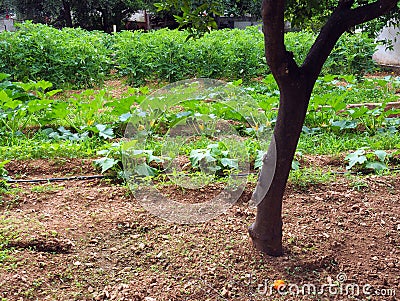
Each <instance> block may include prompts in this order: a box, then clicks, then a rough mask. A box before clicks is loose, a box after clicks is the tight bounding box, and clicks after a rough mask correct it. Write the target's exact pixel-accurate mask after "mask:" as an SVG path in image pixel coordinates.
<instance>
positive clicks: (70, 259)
mask: <svg viewBox="0 0 400 301" xmlns="http://www.w3.org/2000/svg"><path fill="white" fill-rule="evenodd" d="M308 159H310V160H309V161H313V164H314V163H315V164H318V162H320V163H321V164H322V165H323V164H326V162H328V161H329V160H326V159H323V158H322V159H321V158H320V157H315V158H314V160H311V158H308ZM331 161H332V162H333V163H334V162H335V160H331ZM6 168H7V170H8V171H9V173H10V175H11V176H12V177H15V178H43V177H50V176H65V175H67V176H71V175H90V174H96V171H95V170H94V169H93V167H92V165H91V163H90V161H89V160H83V159H59V160H51V161H46V160H31V161H12V162H11V163H9V164H8V165H7V167H6ZM355 181H356V180H355V179H354V178H346V177H337V178H336V180H335V182H334V183H329V184H321V185H318V186H311V187H309V188H308V189H307V190H306V191H304V190H299V189H297V188H296V187H295V186H294V185H289V187H288V190H287V193H286V196H285V200H284V211H283V218H284V237H283V239H284V245H285V255H284V256H282V257H279V258H273V257H269V256H263V255H261V254H260V253H258V252H257V251H255V250H254V249H253V248H252V247H251V243H250V241H249V238H248V235H247V227H248V226H249V225H250V224H251V223H252V221H253V220H254V216H255V210H254V209H252V208H251V207H249V206H248V205H247V201H248V199H249V197H250V195H251V191H252V187H251V185H249V187H248V188H247V189H246V191H245V192H244V194H243V196H242V198H241V200H240V201H239V202H238V203H237V204H236V205H234V206H233V207H232V208H231V209H230V210H229V211H228V212H226V213H225V214H222V215H221V216H219V217H218V218H216V219H214V220H212V221H209V222H207V223H204V224H197V225H175V224H170V223H167V222H165V221H163V220H161V219H159V218H157V217H155V216H152V215H151V214H150V213H148V212H146V211H145V210H144V209H143V208H142V207H141V205H140V203H139V202H138V200H136V199H134V198H133V197H132V196H131V194H130V193H129V191H128V189H127V188H126V187H124V186H121V185H117V184H114V183H112V182H110V181H107V180H92V181H69V182H55V183H45V184H18V185H17V184H13V185H11V188H12V189H11V190H10V192H9V193H7V194H3V195H1V194H0V203H1V204H2V205H1V207H0V227H1V228H0V242H1V239H2V237H1V236H2V235H3V236H9V239H8V245H7V246H5V248H6V249H8V250H10V251H9V253H8V254H6V256H3V257H1V253H0V298H4V299H2V301H3V300H145V301H154V300H157V301H159V300H241V301H244V300H398V298H399V297H398V296H400V260H399V256H400V177H399V175H395V174H394V175H392V176H366V177H363V178H362V179H361V180H357V181H359V182H355ZM165 189H166V192H167V193H169V194H173V195H174V196H175V198H176V199H177V200H179V199H183V198H188V196H191V197H193V198H194V199H200V198H207V197H208V193H207V190H204V189H202V191H195V190H193V191H183V190H177V189H175V188H174V187H170V188H165ZM209 193H210V194H215V187H214V188H213V189H212V190H211V189H210V192H209ZM0 250H1V249H0ZM342 273H344V274H345V275H346V277H347V281H345V282H344V283H343V287H344V286H345V285H347V284H356V285H359V286H360V288H361V290H362V288H363V286H364V285H366V284H368V285H371V286H372V288H371V289H370V290H369V292H371V293H372V294H371V296H369V297H368V296H366V295H364V294H362V292H361V294H360V295H359V296H347V295H346V294H345V292H342V294H336V295H329V294H328V289H325V291H324V292H325V293H326V294H325V295H320V296H318V295H317V296H311V295H307V294H304V295H302V294H300V295H298V296H289V295H286V296H280V295H279V294H278V293H277V292H276V290H272V293H273V294H272V295H270V293H269V292H267V293H264V291H263V290H264V285H265V283H267V285H268V286H270V285H271V284H272V282H273V281H274V280H277V279H283V280H284V281H285V283H287V284H288V285H298V286H302V285H304V284H306V283H310V284H314V285H315V286H317V288H321V286H322V285H327V284H329V283H331V284H332V285H335V284H338V283H339V282H338V281H337V278H336V277H337V275H339V274H340V275H341V276H343V274H342ZM287 288H288V287H287ZM292 291H293V290H292ZM393 292H395V293H396V295H397V296H382V294H384V293H385V294H386V295H387V294H392V293H393ZM378 293H379V294H381V295H377V294H378Z"/></svg>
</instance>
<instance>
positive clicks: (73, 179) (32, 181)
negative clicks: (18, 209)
mask: <svg viewBox="0 0 400 301" xmlns="http://www.w3.org/2000/svg"><path fill="white" fill-rule="evenodd" d="M399 170H400V168H389V169H388V171H399ZM329 173H331V174H337V175H345V174H352V175H356V174H360V173H361V174H366V173H362V172H357V171H330V172H329ZM256 174H258V173H257V172H249V173H241V174H237V175H236V176H239V177H245V176H249V175H256ZM105 178H112V177H110V176H104V175H94V176H75V177H65V178H46V179H31V180H15V179H5V180H6V182H7V183H47V182H62V181H90V180H96V179H105Z"/></svg>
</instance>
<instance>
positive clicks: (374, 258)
mask: <svg viewBox="0 0 400 301" xmlns="http://www.w3.org/2000/svg"><path fill="white" fill-rule="evenodd" d="M371 259H372V260H374V261H377V260H379V258H378V257H377V256H373V257H371Z"/></svg>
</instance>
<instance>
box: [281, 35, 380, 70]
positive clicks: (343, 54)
mask: <svg viewBox="0 0 400 301" xmlns="http://www.w3.org/2000/svg"><path fill="white" fill-rule="evenodd" d="M315 39H316V35H315V34H313V33H311V32H305V31H302V32H289V33H287V34H286V35H285V42H286V45H287V48H288V50H289V51H292V52H293V53H294V56H295V60H296V62H297V63H298V64H301V63H302V62H303V61H304V59H305V58H306V55H307V53H308V50H309V49H310V48H311V46H312V44H313V43H314V41H315ZM376 46H377V45H376V44H375V42H374V40H373V39H371V38H369V37H368V36H367V34H361V33H357V34H350V33H345V34H344V35H343V36H342V37H341V38H340V39H339V41H338V42H337V43H336V45H335V47H334V48H333V50H332V53H331V54H330V56H329V57H328V59H327V60H326V62H325V64H324V67H323V68H322V71H321V73H322V74H323V75H326V74H357V75H363V74H365V73H368V72H373V71H374V70H376V65H375V63H374V61H373V60H372V55H373V54H374V52H375V50H376Z"/></svg>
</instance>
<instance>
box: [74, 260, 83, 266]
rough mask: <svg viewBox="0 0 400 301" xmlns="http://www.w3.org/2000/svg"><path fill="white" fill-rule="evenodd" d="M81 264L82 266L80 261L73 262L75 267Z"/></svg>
mask: <svg viewBox="0 0 400 301" xmlns="http://www.w3.org/2000/svg"><path fill="white" fill-rule="evenodd" d="M81 264H82V262H80V261H75V262H74V265H75V266H80V265H81Z"/></svg>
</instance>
